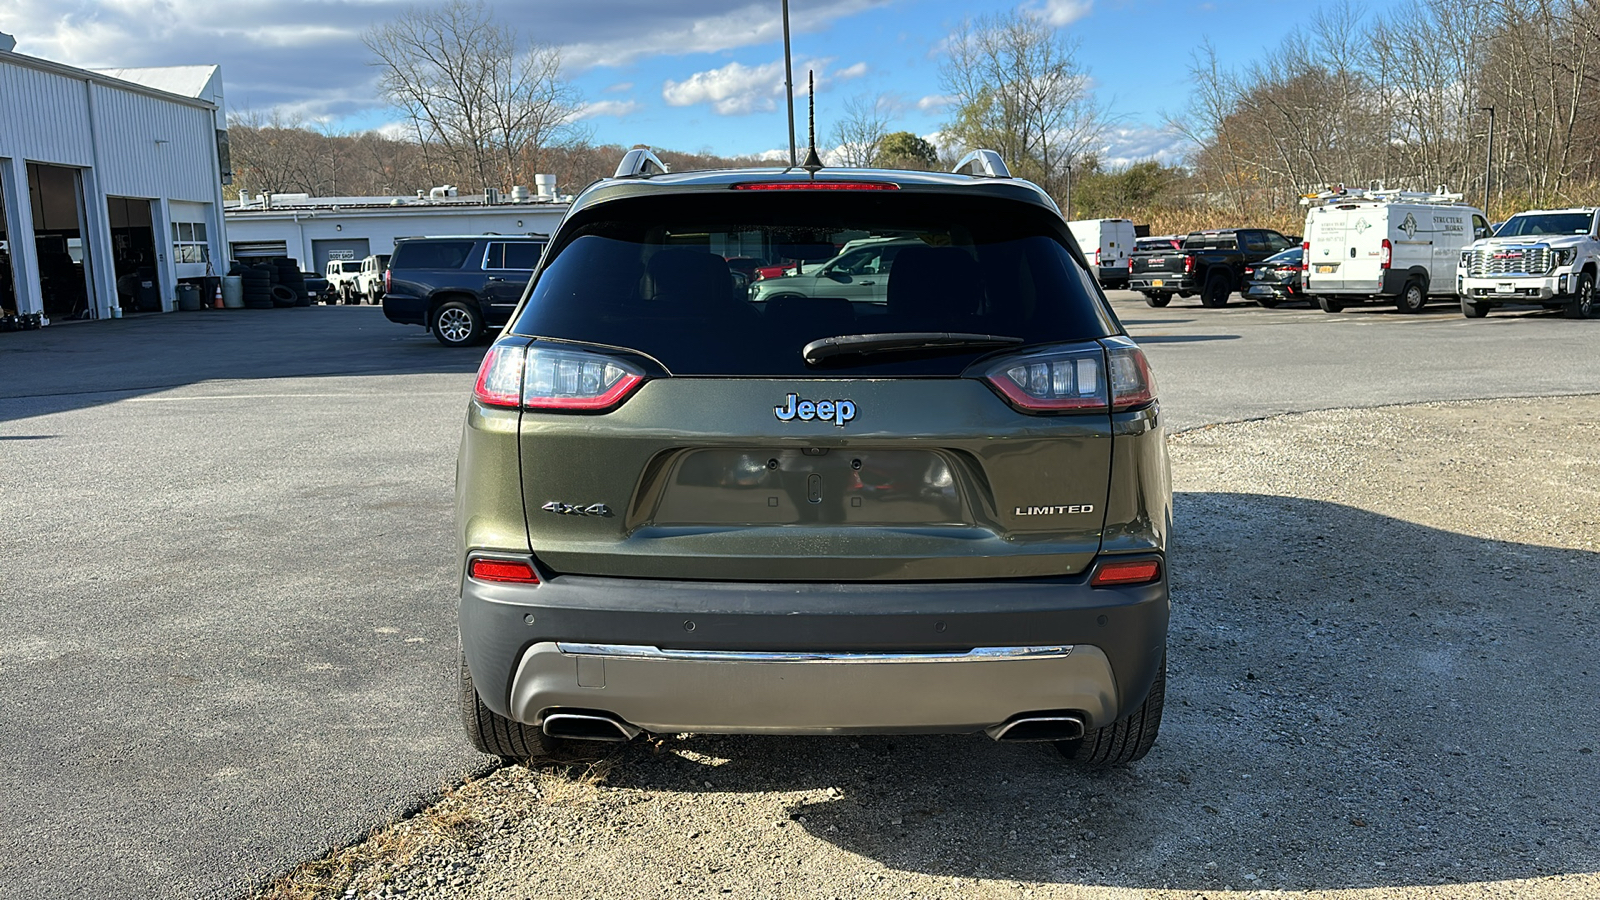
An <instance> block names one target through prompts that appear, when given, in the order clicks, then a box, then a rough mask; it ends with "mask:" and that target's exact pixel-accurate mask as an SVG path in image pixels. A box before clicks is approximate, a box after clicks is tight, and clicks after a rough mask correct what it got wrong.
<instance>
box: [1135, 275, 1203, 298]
mask: <svg viewBox="0 0 1600 900" xmlns="http://www.w3.org/2000/svg"><path fill="white" fill-rule="evenodd" d="M1157 281H1159V282H1161V284H1159V285H1157V284H1156V282H1157ZM1128 290H1130V291H1157V292H1165V293H1169V294H1170V293H1176V292H1179V291H1194V290H1196V288H1195V286H1194V278H1193V277H1191V276H1189V275H1170V274H1163V273H1150V272H1140V273H1138V274H1136V275H1129V276H1128Z"/></svg>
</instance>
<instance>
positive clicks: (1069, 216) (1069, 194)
mask: <svg viewBox="0 0 1600 900" xmlns="http://www.w3.org/2000/svg"><path fill="white" fill-rule="evenodd" d="M1066 219H1067V221H1068V222H1070V221H1072V163H1067V215H1066Z"/></svg>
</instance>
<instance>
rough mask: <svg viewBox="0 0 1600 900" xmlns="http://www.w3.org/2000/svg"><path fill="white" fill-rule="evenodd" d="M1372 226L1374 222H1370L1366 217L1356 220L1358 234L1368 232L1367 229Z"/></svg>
mask: <svg viewBox="0 0 1600 900" xmlns="http://www.w3.org/2000/svg"><path fill="white" fill-rule="evenodd" d="M1371 227H1372V223H1371V222H1368V221H1367V220H1366V218H1364V217H1363V218H1360V219H1357V220H1356V234H1366V233H1367V229H1368V228H1371Z"/></svg>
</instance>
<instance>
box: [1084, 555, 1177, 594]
mask: <svg viewBox="0 0 1600 900" xmlns="http://www.w3.org/2000/svg"><path fill="white" fill-rule="evenodd" d="M1160 577H1161V562H1160V560H1155V559H1128V560H1120V559H1119V560H1107V561H1105V562H1102V563H1101V564H1100V565H1099V566H1097V567H1096V568H1095V570H1094V574H1093V575H1091V576H1089V584H1090V585H1091V586H1093V587H1115V586H1127V585H1135V584H1149V583H1150V582H1152V581H1155V580H1156V579H1158V578H1160Z"/></svg>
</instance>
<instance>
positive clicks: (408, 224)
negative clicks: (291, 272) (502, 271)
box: [225, 194, 569, 273]
mask: <svg viewBox="0 0 1600 900" xmlns="http://www.w3.org/2000/svg"><path fill="white" fill-rule="evenodd" d="M568 205H569V204H568V202H567V201H566V200H565V199H556V198H554V197H548V196H547V197H544V198H539V197H534V196H530V197H529V198H528V199H527V200H522V201H511V200H507V201H505V202H493V203H491V202H489V199H488V198H485V197H483V196H481V195H477V196H473V197H448V196H446V197H431V196H428V195H424V196H421V197H315V198H312V197H307V196H305V195H304V194H274V195H271V196H269V197H261V196H257V197H255V198H253V199H251V200H250V201H249V202H247V203H237V204H236V203H233V202H232V201H230V202H229V205H228V208H227V210H226V213H225V216H226V218H227V220H228V240H229V256H230V258H232V259H238V260H246V259H250V258H252V257H269V256H285V257H289V258H290V259H296V260H299V261H300V267H301V268H302V269H304V270H306V271H309V272H318V273H321V272H324V271H326V268H327V264H328V260H330V259H365V258H366V257H368V256H371V255H384V254H389V253H392V252H394V242H395V240H396V239H398V238H406V237H421V236H424V235H437V234H485V233H490V232H493V233H496V234H527V233H530V232H534V233H539V234H549V233H550V232H552V231H554V230H555V227H556V225H557V224H559V223H560V222H561V217H562V216H564V215H566V213H567V207H568Z"/></svg>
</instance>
